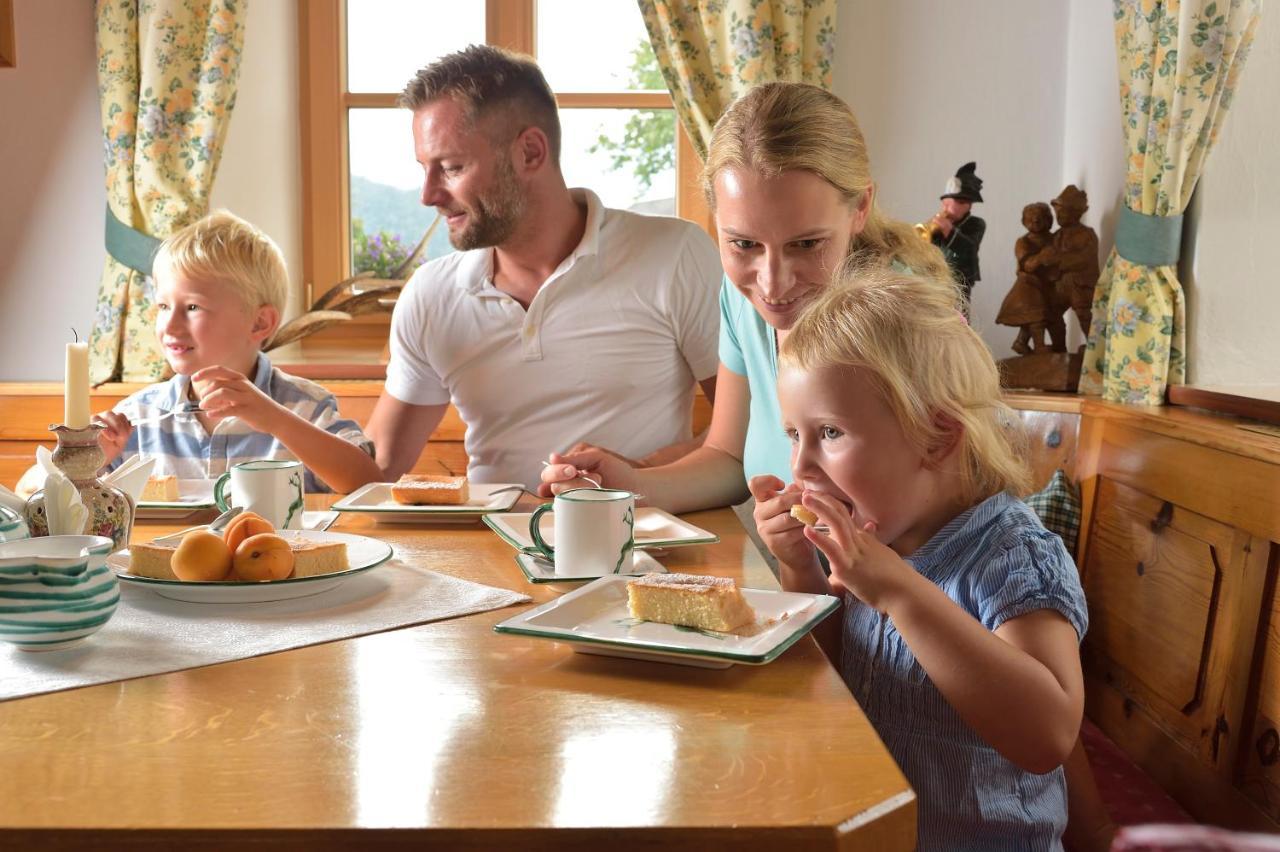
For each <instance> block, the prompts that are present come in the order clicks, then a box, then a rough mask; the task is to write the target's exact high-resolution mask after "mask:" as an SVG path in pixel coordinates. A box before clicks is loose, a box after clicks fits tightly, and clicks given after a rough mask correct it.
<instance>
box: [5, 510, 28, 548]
mask: <svg viewBox="0 0 1280 852" xmlns="http://www.w3.org/2000/svg"><path fill="white" fill-rule="evenodd" d="M30 535H31V533H30V532H29V531H28V530H27V522H26V521H25V520H23V519H22V514H21V513H20V512H15V511H13V510H12V509H10V508H9V507H8V506H0V542H6V541H19V540H21V539H24V538H29V537H30Z"/></svg>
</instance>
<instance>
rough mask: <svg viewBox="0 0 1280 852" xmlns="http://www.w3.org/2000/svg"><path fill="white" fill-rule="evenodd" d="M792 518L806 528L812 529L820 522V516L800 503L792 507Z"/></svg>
mask: <svg viewBox="0 0 1280 852" xmlns="http://www.w3.org/2000/svg"><path fill="white" fill-rule="evenodd" d="M791 517H793V518H795V519H796V520H797V521H799V522H800V523H802V524H804V525H805V526H806V527H811V526H813V525H814V524H816V523H817V522H818V516H817V515H815V514H814V513H813V512H811V511H809V510H808V509H806V508H805V507H804V506H801V505H800V504H799V503H797V504H795V505H794V506H792V507H791Z"/></svg>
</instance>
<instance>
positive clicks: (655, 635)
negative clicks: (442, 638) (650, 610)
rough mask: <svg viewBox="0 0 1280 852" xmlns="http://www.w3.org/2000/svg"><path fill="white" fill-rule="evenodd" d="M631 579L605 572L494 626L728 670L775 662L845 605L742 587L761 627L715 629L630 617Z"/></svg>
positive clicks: (613, 653) (619, 653) (589, 650)
mask: <svg viewBox="0 0 1280 852" xmlns="http://www.w3.org/2000/svg"><path fill="white" fill-rule="evenodd" d="M627 582H628V579H627V578H626V577H620V576H616V575H611V576H608V577H601V578H600V579H598V580H595V581H593V582H591V583H589V584H587V585H585V586H583V587H582V588H580V589H575V590H574V591H572V592H569V593H568V594H566V595H565V596H564V597H562V598H558V599H557V600H554V601H551V602H549V603H545V604H543V605H542V606H538V607H535V608H533V609H531V610H526V611H525V612H522V613H520V614H519V615H516V616H514V617H512V618H508V619H507V620H505V621H502V622H500V623H498V624H496V625H494V628H493V629H494V630H495V631H496V632H498V633H512V634H515V635H519V636H532V637H535V638H538V639H551V640H553V641H556V642H567V643H569V644H570V645H571V646H572V647H573V650H574V651H576V652H578V653H580V654H602V655H605V656H610V657H627V658H631V659H638V660H649V661H653V662H661V663H678V664H681V665H687V666H700V667H703V668H717V669H722V668H728V667H729V666H731V665H733V664H735V663H740V664H745V665H752V666H762V665H764V664H766V663H770V662H773V661H774V660H776V659H777V658H778V656H779V655H780V654H782V652H783V651H785V650H787V649H788V648H790V647H791V646H792V645H794V644H795V643H796V642H797V641H799V640H800V638H801V637H802V636H804V635H805V634H806V633H808V632H809V631H810V630H812V629H813V628H814V627H815V626H816V625H817V624H818V623H819V622H821V621H822V620H823V619H824V618H826V617H827V616H828V615H830V614H831V613H833V612H835V610H836V609H837V607H839V605H840V601H839V600H838V599H837V598H834V597H832V596H831V595H812V594H806V593H804V592H772V591H764V590H760V589H743V590H742V594H743V596H744V597H745V598H746V599H747V603H749V604H751V606H752V607H753V608H754V609H755V611H756V622H755V624H754V625H753V626H751V627H750V628H748V629H747V630H746V631H743V634H744V635H739V634H737V633H714V632H711V631H701V630H693V629H690V628H686V627H676V626H673V625H670V624H658V623H657V622H651V621H639V620H637V619H634V618H632V617H631V614H630V612H629V610H628V609H627Z"/></svg>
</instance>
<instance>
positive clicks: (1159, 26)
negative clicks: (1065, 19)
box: [1080, 0, 1261, 405]
mask: <svg viewBox="0 0 1280 852" xmlns="http://www.w3.org/2000/svg"><path fill="white" fill-rule="evenodd" d="M1260 15H1261V0H1217V2H1210V1H1209V0H1184V2H1179V0H1163V2H1160V1H1159V0H1115V21H1116V24H1115V32H1116V52H1117V56H1118V60H1119V67H1120V105H1121V109H1122V111H1123V119H1124V135H1125V153H1126V158H1127V167H1126V168H1127V171H1126V176H1125V192H1124V204H1125V208H1126V209H1125V210H1122V211H1121V216H1120V222H1119V224H1118V226H1117V230H1116V248H1115V249H1114V250H1113V251H1112V252H1111V256H1110V257H1109V258H1108V259H1107V263H1106V267H1105V268H1104V269H1103V271H1102V275H1101V277H1100V278H1099V280H1098V284H1097V287H1096V288H1095V290H1094V297H1093V311H1092V317H1091V320H1090V327H1089V329H1088V342H1087V343H1086V347H1085V354H1084V365H1083V368H1082V372H1081V377H1080V391H1081V392H1082V393H1092V394H1101V395H1102V396H1103V398H1104V399H1107V400H1110V401H1112V402H1128V403H1135V404H1146V405H1159V404H1161V403H1162V402H1163V401H1164V393H1165V388H1166V387H1167V386H1168V385H1170V384H1181V383H1182V382H1183V381H1185V379H1186V309H1185V303H1184V300H1183V293H1182V284H1181V283H1180V282H1179V281H1178V274H1177V263H1178V256H1179V238H1180V234H1181V228H1182V213H1183V211H1184V210H1186V207H1187V204H1188V203H1189V202H1190V200H1191V192H1192V190H1193V189H1195V185H1196V181H1197V180H1198V179H1199V177H1200V175H1201V173H1202V172H1203V171H1204V163H1205V158H1206V157H1207V156H1208V154H1209V151H1210V149H1212V147H1213V144H1214V142H1215V141H1216V140H1217V138H1218V132H1219V131H1220V130H1221V128H1222V123H1223V119H1224V117H1225V114H1226V111H1227V109H1228V107H1230V106H1231V98H1232V95H1233V94H1234V92H1235V90H1236V87H1237V85H1238V83H1239V79H1240V72H1241V69H1242V67H1243V66H1244V62H1245V59H1246V57H1247V56H1248V53H1249V45H1250V44H1251V43H1252V41H1253V36H1254V31H1255V29H1256V27H1257V25H1258V19H1259V16H1260Z"/></svg>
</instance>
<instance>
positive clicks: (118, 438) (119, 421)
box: [94, 411, 133, 464]
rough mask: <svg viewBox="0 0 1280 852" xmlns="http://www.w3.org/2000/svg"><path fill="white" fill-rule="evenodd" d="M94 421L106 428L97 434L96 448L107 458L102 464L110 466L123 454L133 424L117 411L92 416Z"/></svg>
mask: <svg viewBox="0 0 1280 852" xmlns="http://www.w3.org/2000/svg"><path fill="white" fill-rule="evenodd" d="M94 419H95V420H97V421H98V422H99V423H101V424H103V425H104V426H106V427H107V428H105V429H103V430H102V431H101V432H99V433H98V446H99V447H101V448H102V453H103V455H105V456H106V457H107V458H106V461H105V462H103V464H111V462H113V461H115V460H116V458H117V457H118V456H119V455H120V453H122V452H124V445H125V444H126V443H128V442H129V436H130V435H131V434H133V424H132V423H130V422H129V418H128V417H126V416H124V415H123V414H121V413H120V412H119V411H103V412H100V413H98V414H96V415H94Z"/></svg>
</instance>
